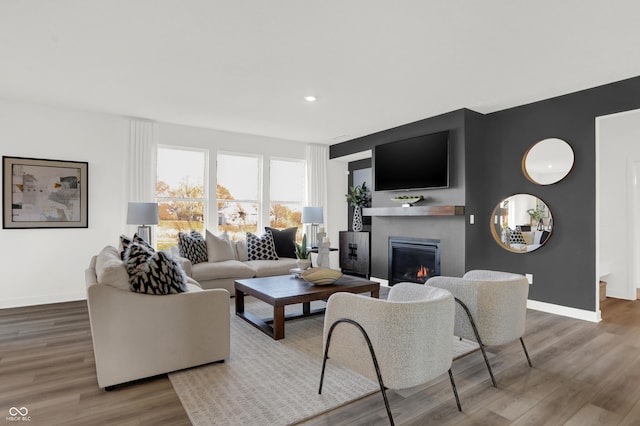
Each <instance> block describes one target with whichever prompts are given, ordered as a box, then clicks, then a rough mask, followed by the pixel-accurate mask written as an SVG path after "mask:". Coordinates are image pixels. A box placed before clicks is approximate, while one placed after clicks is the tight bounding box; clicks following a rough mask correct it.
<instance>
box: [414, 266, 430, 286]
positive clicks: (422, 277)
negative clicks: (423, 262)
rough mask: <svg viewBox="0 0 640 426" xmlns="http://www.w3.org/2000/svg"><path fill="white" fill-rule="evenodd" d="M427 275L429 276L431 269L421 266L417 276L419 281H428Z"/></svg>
mask: <svg viewBox="0 0 640 426" xmlns="http://www.w3.org/2000/svg"><path fill="white" fill-rule="evenodd" d="M427 275H429V269H427V267H426V266H420V269H419V270H418V273H417V274H416V278H417V279H418V281H420V282H423V281H426V279H427Z"/></svg>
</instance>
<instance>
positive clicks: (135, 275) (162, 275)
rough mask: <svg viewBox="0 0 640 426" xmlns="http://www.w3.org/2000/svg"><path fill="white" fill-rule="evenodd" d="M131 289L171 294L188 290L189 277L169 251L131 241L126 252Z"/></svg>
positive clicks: (137, 291) (147, 292)
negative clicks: (154, 248) (154, 249)
mask: <svg viewBox="0 0 640 426" xmlns="http://www.w3.org/2000/svg"><path fill="white" fill-rule="evenodd" d="M124 263H125V266H126V268H127V274H129V289H130V290H131V291H133V292H136V293H146V294H159V295H160V294H171V293H183V292H185V291H186V290H187V284H186V282H187V278H186V276H185V273H184V271H183V270H182V268H181V267H180V265H179V264H178V263H177V262H176V261H175V260H173V259H172V258H171V257H170V256H169V255H168V254H167V253H165V252H162V251H159V252H156V251H152V250H149V249H148V248H147V247H145V246H144V245H142V244H139V243H131V244H129V246H128V247H127V249H126V250H125V252H124Z"/></svg>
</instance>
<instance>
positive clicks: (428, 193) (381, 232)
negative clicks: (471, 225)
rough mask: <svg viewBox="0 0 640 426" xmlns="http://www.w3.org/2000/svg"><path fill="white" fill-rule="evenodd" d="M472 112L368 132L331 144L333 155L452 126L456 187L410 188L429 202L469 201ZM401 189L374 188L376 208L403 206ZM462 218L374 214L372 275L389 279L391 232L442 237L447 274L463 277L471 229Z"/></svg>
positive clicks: (362, 149)
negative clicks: (468, 126) (395, 200)
mask: <svg viewBox="0 0 640 426" xmlns="http://www.w3.org/2000/svg"><path fill="white" fill-rule="evenodd" d="M467 113H468V111H466V110H458V111H453V112H451V113H447V114H442V115H439V116H437V117H432V118H428V119H425V120H420V121H417V122H414V123H410V124H406V125H404V126H400V127H395V128H393V129H389V130H385V131H383V132H379V133H375V134H372V135H368V136H364V137H362V138H358V139H355V140H353V141H347V142H342V143H340V144H336V145H332V146H331V147H330V157H331V158H335V157H339V156H343V155H348V154H353V153H356V152H361V151H366V150H369V149H372V148H373V147H374V146H375V145H378V144H381V143H387V142H393V141H397V140H401V139H406V138H410V137H414V136H420V135H425V134H429V133H435V132H439V131H442V130H450V131H451V132H450V135H449V143H450V145H449V148H450V157H451V158H450V168H451V170H450V173H451V174H450V187H449V188H446V189H424V190H414V191H408V192H407V193H411V194H422V195H424V196H425V197H428V198H429V199H428V200H427V203H429V204H454V205H464V204H465V200H464V197H465V181H466V178H465V172H466V171H465V124H464V123H465V118H466V114H467ZM404 193H405V192H398V191H376V192H373V194H372V195H373V197H372V206H373V207H388V206H394V207H397V206H398V204H395V203H393V202H392V201H391V198H392V197H393V196H397V195H400V194H404ZM464 223H465V221H464V218H461V217H413V218H409V217H373V218H372V220H371V262H372V263H371V273H372V275H373V276H375V277H379V278H386V277H387V272H388V271H387V260H388V245H387V243H388V238H389V236H405V237H414V236H415V237H425V238H437V239H440V240H441V248H442V264H441V266H442V273H446V274H449V275H462V274H463V273H464V265H465V259H464V255H465V237H464V233H465V229H464V226H465V225H464Z"/></svg>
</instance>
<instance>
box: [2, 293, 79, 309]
mask: <svg viewBox="0 0 640 426" xmlns="http://www.w3.org/2000/svg"><path fill="white" fill-rule="evenodd" d="M86 298H87V295H86V293H84V292H79V293H64V294H53V295H49V296H34V297H19V298H15V299H2V300H0V309H9V308H21V307H23V306H35V305H48V304H51V303H62V302H72V301H75V300H85V299H86Z"/></svg>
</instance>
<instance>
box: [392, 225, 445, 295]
mask: <svg viewBox="0 0 640 426" xmlns="http://www.w3.org/2000/svg"><path fill="white" fill-rule="evenodd" d="M436 275H440V240H434V239H430V238H408V237H389V275H388V279H389V285H394V284H397V283H399V282H413V283H418V284H424V283H425V282H426V281H427V280H428V279H429V278H431V277H434V276H436Z"/></svg>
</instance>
